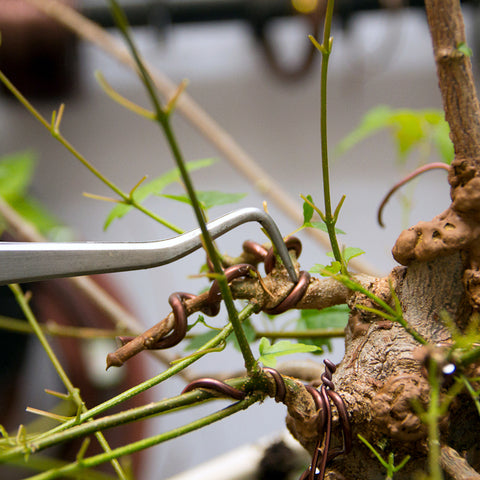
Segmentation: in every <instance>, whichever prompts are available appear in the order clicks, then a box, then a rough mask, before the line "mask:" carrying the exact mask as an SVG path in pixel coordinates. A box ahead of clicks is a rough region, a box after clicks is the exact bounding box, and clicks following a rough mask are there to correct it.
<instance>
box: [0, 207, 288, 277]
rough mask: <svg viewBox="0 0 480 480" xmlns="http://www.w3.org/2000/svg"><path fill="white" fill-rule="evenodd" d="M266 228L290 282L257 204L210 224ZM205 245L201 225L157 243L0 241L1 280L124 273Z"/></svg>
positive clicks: (280, 244) (211, 227) (284, 255)
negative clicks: (252, 223)
mask: <svg viewBox="0 0 480 480" xmlns="http://www.w3.org/2000/svg"><path fill="white" fill-rule="evenodd" d="M253 221H256V222H259V223H260V224H261V225H262V226H263V228H264V229H265V230H266V231H267V233H268V235H269V237H270V240H271V241H272V243H273V244H274V246H275V248H276V250H277V253H278V254H279V256H280V258H281V259H282V261H283V264H284V265H285V267H286V269H287V271H288V274H289V276H290V279H291V280H292V282H294V283H297V275H296V273H295V269H294V266H293V263H292V260H291V258H290V255H289V253H288V250H287V247H286V245H285V243H284V241H283V239H282V236H281V234H280V231H279V229H278V227H277V225H276V224H275V222H274V221H273V219H272V217H270V215H268V214H267V213H265V212H264V211H262V210H259V209H258V208H244V209H240V210H237V211H234V212H231V213H228V214H227V215H225V216H223V217H221V218H219V219H217V220H214V221H213V222H211V223H209V224H208V225H207V228H208V231H209V232H210V235H211V236H212V238H217V237H219V236H221V235H223V234H224V233H227V232H229V231H230V230H232V229H234V228H236V227H238V226H239V225H241V224H243V223H247V222H253ZM201 246H202V239H201V231H200V229H198V228H197V229H196V230H192V231H191V232H188V233H184V234H182V235H179V236H178V237H174V238H169V239H167V240H159V241H153V242H113V243H112V242H68V243H60V242H58V243H57V242H0V285H5V284H8V283H24V282H33V281H36V280H46V279H50V278H59V277H76V276H79V275H91V274H96V273H110V272H122V271H128V270H140V269H143V268H152V267H158V266H160V265H165V264H167V263H171V262H174V261H175V260H178V259H179V258H182V257H185V256H186V255H188V254H190V253H192V252H193V251H195V250H197V249H198V248H200V247H201Z"/></svg>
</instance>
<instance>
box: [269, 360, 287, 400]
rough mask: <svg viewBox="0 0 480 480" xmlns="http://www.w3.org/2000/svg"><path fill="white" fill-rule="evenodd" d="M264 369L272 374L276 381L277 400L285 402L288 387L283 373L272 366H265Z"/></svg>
mask: <svg viewBox="0 0 480 480" xmlns="http://www.w3.org/2000/svg"><path fill="white" fill-rule="evenodd" d="M263 371H264V372H267V373H268V374H270V375H271V376H272V377H273V380H274V381H275V397H274V398H275V401H276V402H279V403H283V402H284V401H285V396H286V394H287V389H286V388H285V382H284V381H283V377H282V375H281V374H280V373H279V372H278V371H277V370H275V369H274V368H270V367H264V368H263Z"/></svg>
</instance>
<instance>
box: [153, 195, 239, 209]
mask: <svg viewBox="0 0 480 480" xmlns="http://www.w3.org/2000/svg"><path fill="white" fill-rule="evenodd" d="M196 194H197V198H198V201H199V202H200V204H201V206H202V208H204V209H205V210H209V209H210V208H212V207H217V206H220V205H227V204H229V203H236V202H238V201H240V200H241V199H242V198H244V197H245V196H246V194H245V193H224V192H218V191H216V190H210V191H203V192H201V191H197V192H196ZM161 196H162V197H164V198H169V199H171V200H176V201H178V202H182V203H187V204H189V205H191V203H192V202H191V201H190V198H189V197H188V196H187V195H167V194H164V195H161Z"/></svg>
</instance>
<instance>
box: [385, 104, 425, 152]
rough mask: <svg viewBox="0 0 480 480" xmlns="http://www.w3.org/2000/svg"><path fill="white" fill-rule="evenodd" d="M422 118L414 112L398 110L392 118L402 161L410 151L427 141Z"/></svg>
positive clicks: (391, 122) (394, 134) (391, 121)
mask: <svg viewBox="0 0 480 480" xmlns="http://www.w3.org/2000/svg"><path fill="white" fill-rule="evenodd" d="M422 116H423V115H421V114H420V113H417V112H414V111H410V110H398V111H397V112H396V113H395V114H393V115H392V116H391V117H390V124H391V126H392V128H393V136H394V139H395V141H396V144H397V152H398V155H399V158H400V160H404V159H405V158H406V156H407V154H408V153H409V152H410V150H411V149H412V148H413V147H414V146H415V145H417V144H419V143H420V142H421V141H422V140H424V139H425V136H426V133H425V129H424V122H423V120H424V118H422Z"/></svg>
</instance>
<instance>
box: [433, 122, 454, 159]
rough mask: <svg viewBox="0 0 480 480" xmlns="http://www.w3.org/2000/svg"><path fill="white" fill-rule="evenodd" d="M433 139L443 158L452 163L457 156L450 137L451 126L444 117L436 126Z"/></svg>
mask: <svg viewBox="0 0 480 480" xmlns="http://www.w3.org/2000/svg"><path fill="white" fill-rule="evenodd" d="M432 140H433V144H434V145H435V148H436V149H437V151H438V153H439V154H440V156H441V157H442V160H443V161H444V162H445V163H446V164H448V165H450V164H451V163H452V161H453V159H454V157H455V151H454V149H453V143H452V140H451V139H450V126H449V125H448V123H447V122H446V121H445V120H444V119H442V121H441V122H440V123H438V124H437V125H436V126H435V128H434V130H433V133H432Z"/></svg>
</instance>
